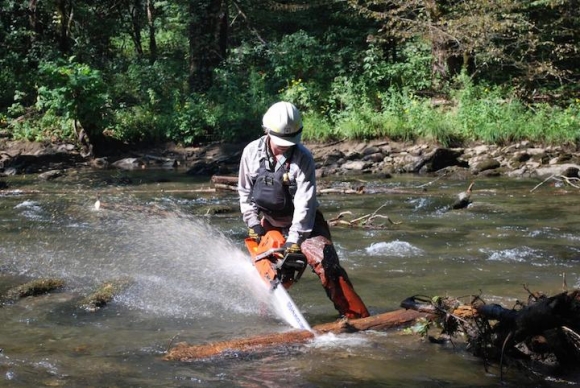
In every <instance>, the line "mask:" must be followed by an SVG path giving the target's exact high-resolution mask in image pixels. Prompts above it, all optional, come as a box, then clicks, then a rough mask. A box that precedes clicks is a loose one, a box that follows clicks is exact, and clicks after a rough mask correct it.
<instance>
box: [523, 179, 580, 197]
mask: <svg viewBox="0 0 580 388" xmlns="http://www.w3.org/2000/svg"><path fill="white" fill-rule="evenodd" d="M550 180H555V181H558V182H564V183H566V184H568V185H569V186H572V187H574V188H576V189H580V186H579V185H577V184H576V182H580V178H574V177H567V176H565V175H550V176H549V177H547V178H546V179H544V180H543V181H542V182H540V183H538V184H537V185H536V186H534V188H533V189H531V190H530V193H532V192H534V191H535V190H536V189H537V188H538V187H540V186H542V185H543V184H544V183H546V182H548V181H550ZM572 182H575V183H572Z"/></svg>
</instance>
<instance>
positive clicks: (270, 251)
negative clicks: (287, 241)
mask: <svg viewBox="0 0 580 388" xmlns="http://www.w3.org/2000/svg"><path fill="white" fill-rule="evenodd" d="M284 251H285V249H284V248H272V249H268V250H267V251H266V252H263V253H260V254H259V255H256V256H255V257H254V262H256V261H260V260H264V259H267V258H268V257H269V256H272V255H274V254H276V253H280V254H281V253H283V252H284Z"/></svg>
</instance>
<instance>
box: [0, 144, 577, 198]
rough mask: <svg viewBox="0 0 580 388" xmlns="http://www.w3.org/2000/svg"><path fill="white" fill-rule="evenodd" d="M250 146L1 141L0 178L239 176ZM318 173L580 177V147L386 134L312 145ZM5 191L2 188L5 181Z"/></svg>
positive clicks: (456, 176) (332, 174)
mask: <svg viewBox="0 0 580 388" xmlns="http://www.w3.org/2000/svg"><path fill="white" fill-rule="evenodd" d="M244 145H245V143H237V144H229V143H228V144H225V143H214V144H209V145H205V146H200V147H179V146H177V145H175V144H164V145H161V146H157V147H148V148H140V149H133V150H124V151H123V152H113V151H114V150H112V152H111V153H110V155H108V156H103V157H95V158H84V157H82V156H81V155H80V153H79V152H78V150H77V149H76V147H75V146H74V145H72V144H41V143H30V142H16V141H9V140H4V141H2V142H1V143H0V177H2V176H8V175H17V174H24V173H26V174H32V173H38V174H39V176H40V177H41V178H44V179H51V177H57V176H58V175H59V172H64V171H66V169H69V168H79V167H87V168H99V169H103V168H110V169H125V170H127V169H147V168H177V169H183V171H184V173H187V174H190V175H205V176H211V175H235V174H236V173H237V168H238V162H239V159H240V156H241V152H242V149H243V147H244ZM306 145H307V146H308V148H309V149H310V150H311V151H312V154H313V155H314V158H315V160H316V164H317V174H318V176H319V177H325V176H337V175H338V176H340V175H362V174H373V175H376V176H378V177H390V176H393V175H396V174H430V175H439V176H440V175H446V176H448V177H450V178H457V179H471V178H473V177H475V176H487V177H489V176H508V177H537V178H546V177H549V176H561V177H566V178H571V179H572V180H577V179H579V178H580V173H579V172H580V151H579V149H578V146H575V147H573V146H560V145H550V146H539V145H534V144H532V143H530V142H525V141H523V142H518V143H514V144H510V145H507V146H498V145H490V144H474V145H470V146H466V147H458V148H446V147H440V146H437V145H434V144H429V143H398V142H393V141H390V140H387V139H382V140H381V139H379V140H373V141H360V142H355V141H337V142H328V143H312V142H310V143H306ZM0 188H1V186H0Z"/></svg>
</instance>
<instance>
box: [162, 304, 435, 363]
mask: <svg viewBox="0 0 580 388" xmlns="http://www.w3.org/2000/svg"><path fill="white" fill-rule="evenodd" d="M427 316H428V315H427V314H423V313H419V312H417V311H413V310H395V311H390V312H387V313H383V314H379V315H374V316H370V317H367V318H361V319H352V320H346V319H345V320H341V321H338V322H331V323H325V324H320V325H316V326H314V327H313V328H312V330H313V331H312V332H310V331H308V330H293V331H287V332H284V333H273V334H265V335H261V336H256V337H250V338H241V339H234V340H229V341H221V342H212V343H209V344H204V345H189V344H187V343H185V342H181V343H178V344H176V345H175V347H173V348H171V349H170V350H169V351H168V352H167V354H166V355H165V356H164V357H163V359H164V360H169V361H195V360H203V359H207V358H212V357H219V356H226V355H229V354H235V353H240V352H256V351H260V350H267V349H271V348H276V347H284V346H290V345H296V344H301V343H306V342H308V341H309V340H312V339H313V338H315V336H316V335H320V334H324V333H334V334H339V333H352V332H358V331H365V330H382V331H384V330H388V329H394V328H398V327H403V326H408V325H411V324H413V323H414V322H415V321H416V320H417V319H419V318H425V317H427Z"/></svg>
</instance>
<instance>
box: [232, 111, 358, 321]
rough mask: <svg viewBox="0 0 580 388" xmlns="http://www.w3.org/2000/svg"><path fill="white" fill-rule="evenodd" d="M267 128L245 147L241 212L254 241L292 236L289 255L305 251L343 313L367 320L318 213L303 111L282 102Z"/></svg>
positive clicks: (269, 116)
mask: <svg viewBox="0 0 580 388" xmlns="http://www.w3.org/2000/svg"><path fill="white" fill-rule="evenodd" d="M262 124H263V125H262V126H263V129H264V131H265V135H263V136H262V137H260V138H259V139H257V140H254V141H253V142H251V143H250V144H248V145H247V146H246V148H245V149H244V151H243V154H242V159H241V162H240V171H239V178H238V192H239V195H240V210H241V212H242V217H243V220H244V222H245V223H246V225H247V226H248V228H249V235H250V237H252V238H255V239H259V238H260V237H261V236H263V235H264V234H265V233H266V231H268V230H271V229H278V230H280V231H281V232H282V233H283V234H284V235H285V236H286V243H285V245H284V248H285V249H286V252H287V253H296V252H300V250H301V247H302V248H303V250H304V253H305V256H306V259H307V261H308V264H309V265H310V266H311V267H312V269H313V270H314V272H315V273H316V274H317V275H318V277H319V278H320V280H321V282H322V285H323V287H324V288H325V290H326V294H327V295H328V297H329V298H330V300H332V302H333V303H334V307H335V308H336V309H337V310H338V312H339V313H340V315H341V316H345V317H347V318H361V317H367V316H368V315H369V312H368V310H367V308H366V306H365V304H364V303H363V301H362V300H361V299H360V297H359V296H358V295H357V294H356V292H355V291H354V288H353V287H352V284H351V283H350V281H349V280H348V276H347V274H346V271H345V270H344V269H343V268H342V267H341V266H340V264H339V260H338V255H337V254H336V250H335V249H334V246H333V245H332V242H331V236H330V230H329V228H328V223H327V222H326V221H325V219H324V217H323V215H322V213H321V212H320V211H319V210H318V201H317V199H316V178H315V164H314V159H313V157H312V154H311V153H310V151H308V150H307V149H306V147H304V145H302V144H301V143H300V140H301V136H302V117H301V115H300V112H299V111H298V109H297V108H296V107H295V106H294V105H293V104H291V103H289V102H284V101H282V102H277V103H275V104H274V105H272V106H271V107H270V108H269V109H268V111H267V112H266V114H264V117H263V119H262Z"/></svg>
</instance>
